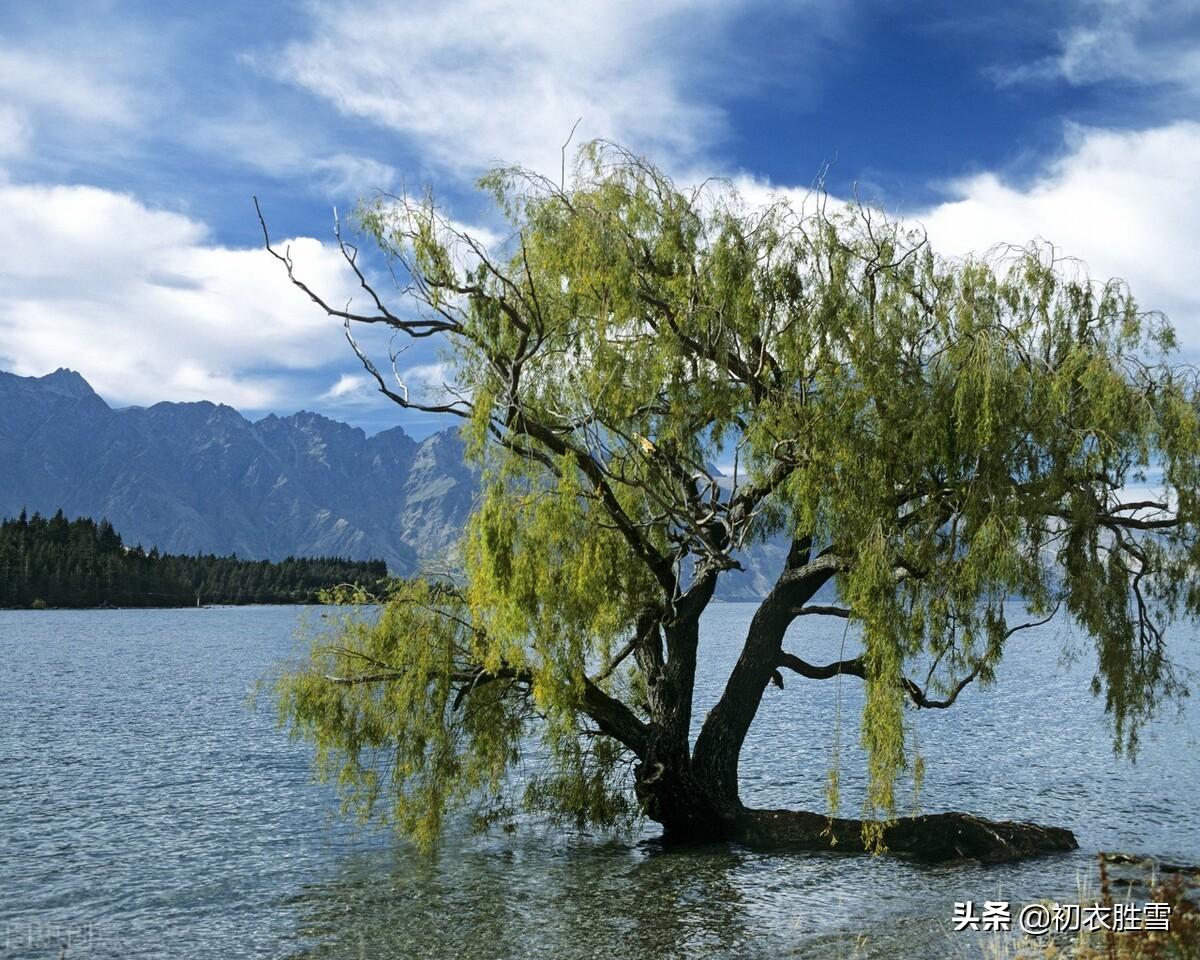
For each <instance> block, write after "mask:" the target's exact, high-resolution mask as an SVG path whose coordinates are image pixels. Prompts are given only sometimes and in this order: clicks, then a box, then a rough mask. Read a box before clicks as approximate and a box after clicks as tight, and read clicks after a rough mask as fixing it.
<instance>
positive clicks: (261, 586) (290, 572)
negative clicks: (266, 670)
mask: <svg viewBox="0 0 1200 960" xmlns="http://www.w3.org/2000/svg"><path fill="white" fill-rule="evenodd" d="M386 576H387V566H386V564H385V563H384V562H383V561H382V560H368V561H357V560H342V559H340V558H338V557H303V558H297V557H288V558H287V559H286V560H283V561H282V562H278V563H273V562H271V561H267V560H241V559H239V558H238V557H237V556H232V557H218V556H214V555H212V554H204V555H201V554H197V555H196V556H184V555H181V554H160V553H159V552H158V550H157V549H152V550H150V551H149V552H148V553H147V552H146V551H145V550H143V549H142V547H141V545H140V544H139V545H137V546H134V547H127V546H126V545H125V544H124V543H123V542H122V540H121V536H120V534H119V533H117V531H116V530H114V529H113V527H112V524H111V523H109V522H108V521H107V520H101V521H100V522H99V523H96V522H95V521H94V520H91V519H89V518H86V517H81V518H79V519H77V520H68V519H67V518H66V517H65V516H63V512H62V510H59V511H58V512H57V513H56V514H54V516H53V517H50V518H49V519H47V518H45V517H43V516H41V515H39V514H37V513H35V514H34V515H33V516H32V517H27V516H26V514H25V512H24V511H22V512H21V515H20V517H18V518H17V519H16V520H12V519H5V520H4V521H3V522H0V607H35V606H36V607H40V606H49V607H103V606H112V607H179V606H194V605H195V604H196V602H197V599H198V600H199V601H200V602H201V603H311V602H313V601H315V600H316V595H317V592H318V591H319V590H322V589H325V588H327V587H332V586H335V585H337V584H339V583H354V584H358V585H361V586H364V587H367V588H368V589H370V588H372V587H375V586H376V585H378V583H379V581H381V580H383V579H384V578H385V577H386Z"/></svg>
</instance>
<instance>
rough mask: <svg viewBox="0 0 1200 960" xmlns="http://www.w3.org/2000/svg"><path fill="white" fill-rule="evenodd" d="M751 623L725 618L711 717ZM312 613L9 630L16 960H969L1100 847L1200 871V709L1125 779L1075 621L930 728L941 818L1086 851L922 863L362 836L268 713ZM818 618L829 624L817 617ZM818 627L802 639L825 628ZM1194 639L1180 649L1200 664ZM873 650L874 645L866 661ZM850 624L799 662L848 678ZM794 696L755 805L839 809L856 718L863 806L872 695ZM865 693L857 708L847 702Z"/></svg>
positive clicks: (1168, 726)
mask: <svg viewBox="0 0 1200 960" xmlns="http://www.w3.org/2000/svg"><path fill="white" fill-rule="evenodd" d="M751 610H752V608H751V607H749V606H746V605H741V604H726V605H717V606H714V607H713V609H712V610H711V612H710V613H709V614H708V615H707V617H706V620H705V622H704V633H703V638H704V639H703V652H704V659H703V663H704V665H703V668H702V674H701V678H700V682H699V686H698V691H697V704H696V709H697V714H698V716H702V715H703V713H704V712H705V711H706V710H707V709H708V708H709V707H710V706H711V705H712V703H713V702H714V701H715V699H716V697H717V695H718V693H719V689H720V687H719V683H720V681H721V679H722V678H723V675H724V672H725V671H726V670H727V668H728V665H729V664H730V663H731V662H732V660H733V659H734V658H735V657H736V653H737V643H738V641H739V640H740V637H741V634H742V632H743V631H744V629H745V625H746V623H747V621H748V619H749V616H750V613H751ZM318 616H319V611H307V612H306V611H303V610H302V609H301V608H295V607H288V608H283V607H258V608H247V607H243V608H228V609H207V610H171V611H30V612H15V611H3V612H0V709H2V710H3V724H2V726H0V956H3V957H13V958H17V957H60V956H65V957H97V958H99V957H106V958H107V957H113V958H115V957H171V958H176V957H183V958H209V957H211V958H217V957H221V958H224V957H314V958H315V957H322V958H347V960H348V958H359V957H369V958H377V957H431V958H432V957H438V958H441V957H456V958H457V957H462V958H480V960H482V958H508V957H547V958H585V957H586V958H601V957H621V958H624V960H634V958H642V957H645V958H652V957H653V958H659V957H667V958H670V957H696V958H700V957H705V958H707V957H758V956H762V957H768V956H769V957H829V958H833V957H839V958H840V957H849V956H859V957H904V958H907V957H934V958H936V957H968V956H975V955H977V953H978V950H979V948H980V945H979V943H978V942H977V941H976V940H973V939H970V938H967V937H965V936H964V935H962V934H954V933H951V932H950V917H951V913H952V907H953V903H954V902H955V901H956V900H965V899H975V900H982V899H997V898H1000V899H1011V900H1013V901H1014V902H1017V901H1019V902H1026V901H1028V900H1032V899H1038V898H1059V899H1069V898H1073V897H1075V895H1076V893H1077V887H1078V883H1079V881H1080V878H1081V877H1083V876H1085V875H1087V874H1088V873H1089V872H1090V871H1091V867H1092V856H1093V855H1094V853H1095V852H1096V851H1097V850H1121V851H1128V852H1135V853H1146V854H1151V855H1155V856H1158V857H1163V858H1167V859H1170V860H1176V861H1178V860H1183V861H1188V862H1197V861H1200V826H1198V824H1197V817H1196V815H1197V813H1198V812H1200V804H1198V803H1197V800H1196V797H1197V795H1198V790H1200V746H1198V742H1197V733H1198V732H1200V711H1198V710H1197V708H1196V705H1195V704H1194V703H1189V704H1188V705H1187V706H1186V708H1185V710H1183V711H1182V712H1178V711H1175V710H1174V709H1171V710H1168V712H1166V713H1165V714H1164V715H1163V716H1162V717H1161V718H1160V720H1159V721H1158V723H1156V724H1155V726H1154V727H1153V729H1151V730H1148V731H1147V733H1146V735H1145V736H1144V738H1143V744H1142V751H1141V754H1140V756H1139V759H1138V761H1137V763H1136V764H1131V763H1129V762H1128V761H1126V760H1122V759H1118V758H1116V757H1114V756H1113V753H1112V749H1111V736H1110V732H1109V730H1108V728H1107V727H1106V725H1105V723H1104V717H1103V709H1102V705H1101V704H1100V703H1099V702H1097V701H1096V700H1094V699H1093V698H1092V697H1091V696H1090V694H1089V693H1088V692H1087V682H1088V680H1089V679H1090V677H1091V673H1092V670H1093V661H1092V658H1090V657H1089V656H1088V655H1087V651H1086V647H1084V648H1083V649H1082V652H1081V655H1080V656H1079V657H1078V659H1077V660H1076V661H1074V662H1073V663H1064V662H1063V661H1062V659H1061V651H1062V649H1063V646H1064V643H1065V644H1066V645H1067V646H1076V647H1078V646H1079V643H1078V638H1076V639H1075V640H1072V638H1071V637H1070V635H1069V633H1067V631H1066V630H1065V629H1064V627H1063V626H1062V625H1061V624H1059V625H1051V626H1048V627H1045V628H1040V629H1038V630H1032V631H1027V632H1025V633H1021V634H1017V635H1016V636H1014V638H1013V640H1012V641H1011V643H1012V646H1011V648H1010V655H1009V657H1008V658H1007V659H1006V661H1005V664H1004V666H1003V668H1002V669H1001V672H1000V675H999V678H998V681H997V683H996V685H995V686H994V687H993V688H991V689H990V690H979V689H974V688H971V687H969V688H968V689H967V690H966V691H965V692H964V693H963V695H962V696H961V697H960V699H959V702H958V703H957V704H956V705H955V707H954V708H953V709H951V710H947V711H920V712H917V711H912V712H911V714H910V715H911V718H912V720H913V721H914V723H915V729H916V736H917V740H918V743H919V746H920V750H921V752H922V754H923V755H924V756H925V758H926V767H927V769H926V776H925V784H924V789H923V794H922V806H923V809H925V810H927V811H932V810H938V809H965V810H970V811H974V812H977V813H981V814H985V815H988V816H993V817H999V818H1006V819H1032V820H1038V821H1042V822H1045V823H1054V824H1062V825H1065V826H1069V827H1071V828H1072V829H1073V830H1074V831H1075V832H1076V834H1077V836H1078V838H1079V841H1080V844H1081V848H1082V849H1081V850H1080V851H1079V852H1078V853H1075V854H1070V855H1063V856H1056V857H1049V858H1043V859H1039V860H1034V861H1029V862H1026V863H1021V864H1016V865H1006V866H1002V867H982V866H978V865H953V866H938V867H922V866H918V865H915V864H911V863H907V862H904V861H900V860H896V859H892V858H887V857H880V858H871V857H844V856H835V855H803V854H793V855H786V856H780V855H767V854H762V853H756V852H751V851H747V850H743V849H739V848H735V847H728V846H714V847H707V848H701V849H696V850H691V851H687V852H682V853H681V852H675V851H672V852H664V851H662V850H661V849H660V848H659V847H658V846H657V844H655V843H654V842H653V836H654V831H653V825H650V826H648V827H647V828H646V829H645V830H644V831H642V832H641V833H638V834H635V835H633V836H616V837H590V836H580V835H562V834H555V833H552V832H549V831H546V830H538V829H535V828H528V829H523V830H521V831H519V832H518V833H517V834H516V835H514V836H507V835H504V834H498V835H487V836H482V837H480V836H465V837H459V836H455V837H451V838H450V839H449V840H448V841H447V843H446V844H445V845H444V846H443V847H442V849H441V850H440V851H439V852H438V853H437V854H436V855H434V856H432V857H424V856H421V855H419V854H417V853H415V852H414V851H413V850H412V849H410V848H409V847H408V846H407V845H405V844H404V843H402V842H398V841H395V840H393V839H392V838H391V837H390V836H389V835H387V834H385V833H380V832H378V831H371V830H367V831H363V830H360V829H357V828H355V827H353V826H350V825H347V824H345V823H343V822H342V821H340V820H339V819H337V818H336V816H335V812H336V803H335V801H334V799H333V798H332V797H331V795H330V793H329V791H328V790H327V789H325V788H323V787H319V786H316V785H314V784H312V783H311V780H310V774H309V768H308V750H307V748H306V747H305V746H304V745H303V744H297V743H291V742H289V741H288V739H287V738H286V736H285V735H284V734H282V733H281V732H280V731H279V730H278V729H277V728H276V726H275V722H274V715H273V712H272V710H271V708H270V705H269V704H266V705H263V706H260V708H259V709H258V710H252V709H250V708H249V707H248V705H247V697H248V695H249V694H250V692H251V691H252V689H253V686H254V683H255V681H256V680H258V679H259V678H261V677H264V676H267V675H270V674H271V673H272V672H274V671H276V670H277V669H278V666H279V664H280V663H281V662H282V661H283V660H284V659H285V658H286V657H288V656H289V655H290V654H291V653H293V652H294V650H295V649H296V639H295V633H296V628H297V624H298V623H299V622H300V620H301V619H302V617H308V618H309V619H313V618H316V617H318ZM814 619H816V618H806V620H814ZM801 627H802V628H803V630H801V629H800V628H801ZM1196 638H1197V634H1196V632H1195V631H1194V630H1193V629H1192V628H1191V627H1189V626H1184V627H1177V628H1176V629H1175V630H1174V632H1173V634H1172V643H1173V645H1174V648H1175V651H1176V655H1177V657H1178V658H1179V659H1180V660H1181V661H1182V662H1183V663H1185V664H1186V665H1188V666H1191V667H1193V668H1195V667H1196V666H1198V665H1200V656H1198V653H1197V643H1196ZM845 643H846V648H845V652H846V654H847V655H850V654H852V653H853V652H854V635H853V633H852V632H851V633H850V634H849V635H848V636H847V637H846V640H845ZM842 644H843V627H842V625H841V624H837V625H824V626H822V625H814V624H813V623H811V622H803V623H801V624H800V625H798V627H797V629H796V630H795V631H794V637H793V638H792V639H791V640H790V641H789V644H788V645H789V647H790V648H791V649H793V650H795V652H797V653H801V654H804V655H807V656H808V658H810V659H812V660H814V661H817V660H824V659H826V658H832V657H834V656H836V655H837V654H838V652H839V650H840V649H841V648H842ZM786 682H787V687H786V689H785V690H782V691H780V690H776V689H774V688H769V689H768V691H767V695H766V699H765V702H764V706H763V709H762V711H761V713H760V715H759V717H758V719H757V720H756V721H755V726H754V728H753V730H752V731H751V738H750V741H749V743H748V746H747V750H746V752H745V754H744V757H743V763H742V776H743V784H744V788H743V793H744V796H745V798H746V800H747V801H748V802H751V803H754V804H758V805H764V806H766V805H772V806H774V805H779V806H795V807H801V808H807V809H818V810H820V809H824V782H825V771H826V769H827V767H828V763H829V756H830V750H831V748H832V746H833V743H834V730H835V728H837V727H838V725H839V723H838V721H839V718H840V743H841V751H842V763H841V771H842V780H843V795H844V807H843V809H844V812H846V813H847V814H851V815H852V814H854V813H856V812H857V804H858V803H859V802H860V801H861V790H862V764H861V754H860V752H859V751H858V748H857V739H858V735H857V718H858V707H859V705H860V704H861V690H860V688H859V685H858V683H857V681H854V680H852V679H848V678H844V679H843V680H842V681H841V682H840V683H841V686H840V689H839V686H838V683H835V682H834V681H826V682H814V681H805V680H802V679H799V678H795V677H788V678H787V681H786ZM839 699H840V707H839V705H838V701H839Z"/></svg>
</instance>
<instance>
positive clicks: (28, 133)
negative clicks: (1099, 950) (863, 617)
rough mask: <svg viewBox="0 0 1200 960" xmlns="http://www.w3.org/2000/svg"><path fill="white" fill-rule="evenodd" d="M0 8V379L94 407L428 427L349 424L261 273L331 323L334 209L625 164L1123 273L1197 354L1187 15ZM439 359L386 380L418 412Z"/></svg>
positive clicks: (481, 206) (487, 215)
mask: <svg viewBox="0 0 1200 960" xmlns="http://www.w3.org/2000/svg"><path fill="white" fill-rule="evenodd" d="M183 7H184V5H182V4H163V3H159V2H146V3H139V2H104V0H91V2H75V3H59V2H54V0H45V2H39V3H37V4H15V3H10V4H4V5H0V222H2V223H3V229H0V369H2V370H7V371H10V372H14V373H18V374H21V375H24V376H40V375H42V374H45V373H48V372H50V371H52V370H54V369H56V368H58V367H69V368H71V369H75V370H78V371H79V372H80V373H82V374H83V375H84V376H85V377H86V378H87V379H88V380H89V381H90V382H91V383H92V385H93V386H94V387H95V388H96V390H97V391H98V392H99V393H100V394H101V396H103V397H104V398H105V399H106V400H108V401H109V403H111V404H112V405H114V406H126V405H133V404H137V405H148V404H151V403H155V402H158V401H161V400H176V401H178V400H211V401H213V402H218V403H222V402H223V403H228V404H230V405H231V406H234V407H236V408H238V409H239V410H241V411H242V412H243V413H245V414H246V415H247V416H250V417H252V418H256V417H259V416H263V415H265V414H266V413H268V412H275V413H280V414H287V413H291V412H294V411H296V410H300V409H305V410H315V411H319V412H321V413H324V414H326V415H328V416H331V417H334V418H336V419H340V420H346V421H348V422H351V423H354V424H356V425H358V426H361V427H363V428H364V429H366V430H367V431H368V432H374V431H377V430H380V429H384V428H387V427H391V426H395V425H397V424H399V425H402V426H404V428H405V429H406V430H408V431H409V432H410V433H412V434H414V435H415V436H418V437H420V436H423V435H425V434H428V433H430V432H432V431H433V430H436V429H441V428H443V427H446V426H449V425H450V424H448V423H447V422H445V421H443V420H438V419H436V418H433V417H430V416H429V415H418V414H410V413H406V412H404V411H402V410H400V409H399V408H397V407H395V405H393V404H391V403H390V402H389V401H387V400H386V399H385V398H383V397H381V396H379V395H378V394H377V393H374V392H373V391H372V389H371V385H370V384H369V383H368V381H367V378H366V377H365V376H364V374H363V371H362V369H361V367H360V366H359V365H358V361H357V360H356V359H355V357H354V355H353V353H352V352H351V351H350V349H349V346H348V345H347V344H346V343H345V340H344V339H343V332H342V329H341V327H340V325H339V324H338V323H336V322H335V321H332V320H330V319H329V318H327V317H326V316H325V315H324V313H323V312H321V311H320V310H319V309H318V308H316V307H314V306H313V305H312V304H311V303H310V302H308V300H307V299H306V298H305V297H304V296H303V294H301V293H299V292H298V291H297V290H295V289H293V288H292V287H291V286H290V285H289V284H288V283H287V281H286V278H285V277H284V276H283V275H282V273H281V270H280V267H279V264H278V263H276V262H275V261H273V260H272V259H271V258H270V257H269V256H268V255H267V254H266V253H265V252H264V251H263V249H262V244H261V239H262V238H261V234H260V232H259V224H258V221H257V219H256V216H255V212H254V207H253V203H252V197H254V196H257V197H258V198H259V200H260V202H261V204H262V208H263V211H264V213H265V215H266V218H267V221H268V223H269V225H270V228H271V231H272V234H273V237H275V238H277V239H278V241H279V243H280V245H281V246H282V245H288V246H290V248H291V250H292V253H293V255H294V258H295V261H296V266H297V272H298V273H299V274H301V275H302V276H303V277H304V279H306V280H307V281H308V282H309V283H310V285H311V286H313V287H314V288H315V289H318V290H321V291H327V292H328V293H329V295H330V299H331V300H332V301H334V302H339V301H344V300H345V299H347V298H349V297H350V296H352V294H353V290H352V284H351V283H350V282H349V278H348V277H347V272H346V269H345V267H344V265H343V264H342V263H341V261H340V257H339V255H338V254H337V251H336V248H335V247H334V246H333V245H332V244H331V239H332V225H333V218H334V211H335V210H337V211H338V212H339V214H340V215H341V216H342V217H343V218H344V217H346V215H347V214H349V213H351V212H352V211H353V210H354V209H355V207H356V205H357V203H358V202H359V201H360V200H361V199H364V198H365V199H369V198H371V197H374V196H376V195H377V194H378V193H380V192H381V191H382V192H397V191H400V190H410V191H416V190H421V189H430V190H432V191H433V193H434V195H435V196H436V197H437V198H438V201H439V202H440V203H441V204H442V206H443V207H444V209H445V210H446V211H447V212H448V213H449V214H450V215H451V216H452V217H453V218H454V219H455V220H456V221H458V222H460V223H463V224H467V225H469V229H470V230H472V231H473V232H476V233H477V234H478V235H479V236H481V237H487V236H488V235H489V233H490V232H491V231H493V230H494V229H495V228H496V227H498V225H499V224H498V221H497V219H496V214H495V213H494V211H493V210H492V209H491V208H490V206H489V202H488V201H487V199H486V198H484V197H483V196H482V195H481V194H479V192H478V191H477V190H476V188H475V186H474V184H475V181H476V180H477V178H478V177H479V176H480V175H481V174H482V173H484V172H486V171H487V170H488V169H489V168H490V167H492V166H494V165H496V164H498V163H506V164H508V163H518V164H522V165H525V166H528V167H531V168H533V169H535V170H539V171H542V172H546V173H557V171H558V170H559V165H560V162H561V147H562V144H563V141H564V140H566V139H567V137H568V135H569V134H570V132H571V129H572V126H573V125H574V124H575V123H576V121H577V120H578V121H579V126H578V130H577V131H576V132H575V142H581V141H583V140H587V139H590V138H593V137H605V138H610V139H613V140H617V141H619V142H621V143H623V144H625V145H627V146H629V147H631V148H632V149H634V150H636V151H638V152H640V153H643V154H645V155H647V156H648V157H650V158H651V159H653V160H654V161H656V162H657V163H659V164H660V165H661V166H663V167H664V169H666V170H668V171H669V172H671V173H672V175H674V176H675V177H676V178H677V179H679V180H680V181H681V182H698V180H699V179H701V178H703V177H707V176H722V177H728V178H731V179H732V180H733V182H734V183H735V184H736V185H738V186H739V187H740V188H741V189H743V190H744V191H745V192H746V193H747V194H748V195H751V196H765V195H766V194H767V193H769V192H770V191H772V190H806V189H808V188H809V187H810V186H811V185H812V184H813V182H814V179H815V178H816V177H817V176H818V175H819V174H820V173H821V171H823V170H825V169H826V168H827V169H828V172H827V174H826V175H825V185H826V187H827V189H828V190H829V191H830V192H831V194H833V195H834V196H850V195H851V194H852V193H854V192H855V191H857V194H858V196H859V197H860V198H862V199H865V200H867V201H869V202H871V203H874V204H878V205H879V206H881V207H882V208H884V209H885V210H887V211H889V212H890V213H891V214H893V215H894V216H897V217H904V218H906V219H911V220H914V221H918V222H920V223H922V224H923V225H924V226H925V227H926V229H927V231H928V234H929V237H930V240H931V242H932V244H933V246H934V249H936V250H938V251H939V252H943V253H946V254H950V255H962V254H967V253H970V252H982V251H985V250H987V249H989V248H991V247H992V246H993V245H995V244H997V243H1019V244H1023V243H1026V242H1028V241H1030V240H1032V239H1034V238H1041V239H1045V240H1048V241H1050V242H1052V243H1054V244H1055V245H1056V246H1057V247H1058V248H1060V249H1061V250H1062V252H1063V253H1065V254H1068V255H1071V256H1075V257H1079V258H1081V259H1082V260H1083V261H1084V262H1085V263H1086V264H1087V265H1088V267H1089V269H1090V271H1091V272H1092V274H1093V275H1095V276H1100V277H1108V276H1120V277H1122V278H1124V279H1125V280H1127V281H1128V282H1129V284H1130V285H1131V287H1132V289H1133V292H1134V294H1135V296H1136V297H1137V299H1138V301H1139V303H1140V304H1141V305H1142V306H1143V307H1144V308H1146V309H1157V310H1162V311H1164V312H1165V313H1166V314H1167V315H1168V316H1169V317H1170V318H1171V319H1172V321H1173V322H1174V323H1175V326H1176V328H1177V330H1178V332H1179V336H1180V341H1181V344H1182V348H1183V351H1184V353H1185V354H1188V355H1196V356H1200V288H1198V286H1197V284H1198V279H1200V250H1198V244H1197V241H1198V240H1200V3H1197V2H1196V0H1190V2H1172V0H1158V2H1153V3H1151V2H1141V0H1121V2H1109V0H1060V2H1047V0H1039V2H1035V3H1034V2H1031V3H1024V2H1019V0H1018V2H1011V3H1007V4H995V3H988V4H975V3H972V2H959V3H954V4H947V3H932V2H931V3H923V2H920V0H910V2H899V0H841V2H839V0H819V2H818V0H797V2H791V3H779V2H765V0H698V2H694V3H681V2H675V0H664V2H658V3H647V2H644V0H639V2H628V0H613V2H607V3H594V2H573V3H564V2H561V0H558V2H544V0H520V2H507V0H465V2H446V3H429V4H411V3H402V2H391V3H376V2H372V0H355V2H340V0H338V2H334V0H307V2H260V3H256V4H248V3H243V2H239V3H232V2H223V0H207V2H205V3H203V4H191V5H187V9H182V8H183ZM440 362H441V358H440V357H439V354H438V348H437V346H436V345H434V344H422V345H421V346H419V347H414V348H412V349H410V350H408V351H406V352H405V353H403V354H402V355H401V357H400V358H399V360H398V364H397V367H398V370H399V373H400V375H401V376H402V377H403V378H404V379H405V381H406V382H407V383H409V385H410V386H411V387H413V388H414V389H420V385H421V384H423V383H428V384H436V383H437V382H438V381H439V375H440V369H441V368H440V366H439V364H440Z"/></svg>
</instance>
